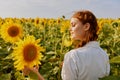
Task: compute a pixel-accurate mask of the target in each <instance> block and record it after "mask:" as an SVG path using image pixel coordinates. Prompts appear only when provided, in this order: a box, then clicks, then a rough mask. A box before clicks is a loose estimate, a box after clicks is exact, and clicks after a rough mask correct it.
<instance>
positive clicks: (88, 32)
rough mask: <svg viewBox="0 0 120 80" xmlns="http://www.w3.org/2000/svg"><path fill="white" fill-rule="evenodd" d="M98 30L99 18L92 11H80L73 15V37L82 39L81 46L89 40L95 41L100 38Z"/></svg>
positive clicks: (71, 30) (71, 29) (71, 31)
mask: <svg viewBox="0 0 120 80" xmlns="http://www.w3.org/2000/svg"><path fill="white" fill-rule="evenodd" d="M97 31H98V24H97V19H96V17H95V16H94V14H93V13H92V12H90V11H87V10H83V11H78V12H75V13H74V14H73V16H72V17H71V28H70V33H71V38H72V39H74V40H80V44H79V46H80V47H81V46H83V45H85V44H86V43H87V42H89V41H95V40H96V39H97V38H98V35H97Z"/></svg>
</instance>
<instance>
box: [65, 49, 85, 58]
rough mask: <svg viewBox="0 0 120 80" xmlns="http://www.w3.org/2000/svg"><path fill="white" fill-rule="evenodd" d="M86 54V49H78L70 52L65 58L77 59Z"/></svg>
mask: <svg viewBox="0 0 120 80" xmlns="http://www.w3.org/2000/svg"><path fill="white" fill-rule="evenodd" d="M85 52H86V50H85V48H83V47H82V48H77V49H72V50H70V51H69V52H67V53H66V54H65V56H69V57H76V56H78V55H84V53H85Z"/></svg>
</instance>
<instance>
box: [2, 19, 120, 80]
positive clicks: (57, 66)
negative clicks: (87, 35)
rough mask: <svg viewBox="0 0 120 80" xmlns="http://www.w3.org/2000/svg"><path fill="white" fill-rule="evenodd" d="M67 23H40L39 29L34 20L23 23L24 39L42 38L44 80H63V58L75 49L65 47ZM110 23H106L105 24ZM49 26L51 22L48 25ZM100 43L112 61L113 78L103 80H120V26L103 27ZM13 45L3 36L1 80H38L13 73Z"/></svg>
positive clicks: (114, 22)
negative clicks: (27, 37) (63, 27)
mask: <svg viewBox="0 0 120 80" xmlns="http://www.w3.org/2000/svg"><path fill="white" fill-rule="evenodd" d="M64 21H65V20H64V19H60V20H59V23H57V21H56V20H51V21H50V20H49V19H46V20H45V22H40V23H39V22H38V24H37V25H39V26H40V27H36V26H35V25H34V19H32V20H31V22H30V21H20V23H21V24H22V25H23V26H24V27H23V28H24V36H27V35H34V36H35V38H36V39H38V38H40V39H41V42H40V45H41V46H43V47H44V48H45V49H46V50H45V52H43V53H42V54H43V55H44V57H43V59H42V61H41V65H40V66H39V67H40V68H39V72H40V73H41V74H42V75H43V77H44V78H45V80H61V69H62V62H63V59H64V55H65V53H66V52H68V51H69V50H71V49H72V48H73V46H69V47H65V46H64V45H63V40H64V38H63V37H68V35H67V36H64V35H65V34H69V31H68V30H66V32H64V33H61V32H60V29H61V25H62V22H64ZM106 21H107V20H106ZM49 22H51V23H50V24H49ZM101 27H102V29H101V30H100V32H99V38H98V41H99V42H100V46H101V47H102V48H103V49H104V50H105V51H106V52H107V53H108V55H109V57H110V62H111V63H110V64H111V72H110V76H108V77H105V78H102V79H100V80H118V79H120V77H119V75H120V22H119V21H114V20H113V22H111V23H104V24H103V25H101ZM12 48H13V44H11V43H6V42H5V41H4V40H3V39H2V38H1V36H0V80H4V79H5V80H25V79H26V78H32V79H33V80H34V79H36V75H34V74H33V73H31V74H30V75H29V76H28V77H24V76H23V74H22V72H21V71H16V70H15V69H14V65H13V61H12V59H11V58H12V57H11V52H12V51H13V49H12Z"/></svg>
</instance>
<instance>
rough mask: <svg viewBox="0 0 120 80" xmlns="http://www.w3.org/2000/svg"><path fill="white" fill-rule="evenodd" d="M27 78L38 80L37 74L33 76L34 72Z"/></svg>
mask: <svg viewBox="0 0 120 80" xmlns="http://www.w3.org/2000/svg"><path fill="white" fill-rule="evenodd" d="M29 77H30V79H32V80H38V76H37V74H35V73H34V72H30V74H29Z"/></svg>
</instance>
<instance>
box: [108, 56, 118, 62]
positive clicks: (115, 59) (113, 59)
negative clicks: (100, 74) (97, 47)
mask: <svg viewBox="0 0 120 80" xmlns="http://www.w3.org/2000/svg"><path fill="white" fill-rule="evenodd" d="M110 63H120V56H116V57H113V58H112V59H111V60H110Z"/></svg>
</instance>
